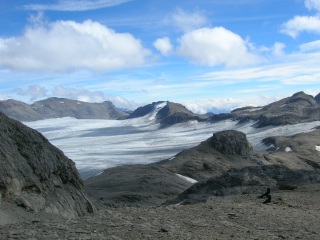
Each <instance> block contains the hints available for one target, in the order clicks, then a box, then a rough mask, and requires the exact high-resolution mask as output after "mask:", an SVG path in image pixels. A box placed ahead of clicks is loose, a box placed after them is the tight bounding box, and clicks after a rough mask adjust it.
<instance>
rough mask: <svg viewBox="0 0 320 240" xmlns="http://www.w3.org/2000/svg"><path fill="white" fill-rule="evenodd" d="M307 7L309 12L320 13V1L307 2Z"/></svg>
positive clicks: (306, 0) (308, 0)
mask: <svg viewBox="0 0 320 240" xmlns="http://www.w3.org/2000/svg"><path fill="white" fill-rule="evenodd" d="M305 5H306V7H307V8H308V9H309V10H316V11H318V12H320V0H305Z"/></svg>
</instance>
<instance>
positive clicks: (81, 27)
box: [0, 20, 150, 71]
mask: <svg viewBox="0 0 320 240" xmlns="http://www.w3.org/2000/svg"><path fill="white" fill-rule="evenodd" d="M149 55H150V51H149V50H147V49H145V48H144V47H143V46H142V44H141V42H140V41H139V40H138V39H136V38H135V37H134V36H132V35H131V34H128V33H117V32H115V31H114V30H112V29H110V28H107V27H106V26H104V25H102V24H100V23H98V22H93V21H91V20H87V21H85V22H83V23H77V22H74V21H57V22H53V23H50V24H48V25H46V26H43V25H40V24H36V25H34V26H32V27H28V28H27V29H26V30H25V32H24V34H23V36H20V37H12V38H0V66H2V67H9V68H13V69H20V70H44V71H65V70H73V69H80V68H87V69H91V70H103V71H108V70H118V69H125V68H132V67H138V66H141V65H144V64H145V63H146V62H147V61H146V60H147V57H148V56H149Z"/></svg>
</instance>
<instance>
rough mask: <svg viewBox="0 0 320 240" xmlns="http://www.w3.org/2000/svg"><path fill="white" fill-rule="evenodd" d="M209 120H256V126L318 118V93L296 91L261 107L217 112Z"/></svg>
mask: <svg viewBox="0 0 320 240" xmlns="http://www.w3.org/2000/svg"><path fill="white" fill-rule="evenodd" d="M209 119H210V120H211V121H220V120H223V119H233V120H238V121H242V122H243V121H249V120H253V121H256V127H265V126H270V125H273V126H279V125H286V124H296V123H303V122H312V121H318V120H320V95H319V94H318V95H317V96H316V97H313V96H311V95H308V94H305V93H304V92H298V93H295V94H293V95H292V96H291V97H287V98H284V99H281V100H279V101H276V102H273V103H271V104H268V105H266V106H263V107H244V108H238V109H235V110H233V111H232V112H231V113H229V114H217V115H214V116H212V117H210V118H209Z"/></svg>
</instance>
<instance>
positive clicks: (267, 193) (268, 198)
mask: <svg viewBox="0 0 320 240" xmlns="http://www.w3.org/2000/svg"><path fill="white" fill-rule="evenodd" d="M264 197H266V198H267V199H266V200H265V201H264V202H263V204H266V203H270V202H271V195H270V188H267V191H266V192H265V193H264V194H262V195H261V196H259V197H258V198H264Z"/></svg>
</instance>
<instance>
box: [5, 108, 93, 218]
mask: <svg viewBox="0 0 320 240" xmlns="http://www.w3.org/2000/svg"><path fill="white" fill-rule="evenodd" d="M0 132H1V134H0V160H1V161H0V193H1V195H2V201H7V202H13V203H15V204H16V205H18V206H21V207H23V208H25V209H27V210H29V211H34V212H41V211H43V212H49V213H55V214H60V215H63V216H65V217H76V216H79V215H84V214H85V213H88V212H93V211H94V206H93V205H92V203H91V201H90V200H89V199H88V197H87V195H86V193H85V192H84V188H83V183H82V181H81V179H80V177H79V175H78V172H77V170H76V168H75V164H74V163H73V162H72V161H71V160H70V159H68V158H67V157H66V156H65V155H64V154H63V152H62V151H60V150H59V149H57V148H56V147H54V146H53V145H51V144H50V143H49V142H48V140H47V139H46V138H45V137H43V136H42V135H41V134H40V133H38V132H36V131H35V130H32V129H30V128H28V127H26V126H25V125H23V124H21V123H20V122H18V121H15V120H13V119H10V118H8V117H7V116H5V115H4V114H3V113H0Z"/></svg>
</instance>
